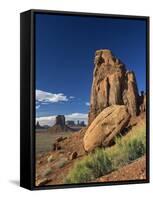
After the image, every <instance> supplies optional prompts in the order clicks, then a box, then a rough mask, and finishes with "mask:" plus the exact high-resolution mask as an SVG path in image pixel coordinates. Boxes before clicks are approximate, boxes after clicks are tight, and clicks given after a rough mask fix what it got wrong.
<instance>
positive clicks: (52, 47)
mask: <svg viewBox="0 0 153 200" xmlns="http://www.w3.org/2000/svg"><path fill="white" fill-rule="evenodd" d="M104 48H107V49H111V50H112V52H113V53H114V55H116V56H117V57H118V58H120V59H121V60H122V61H123V62H124V63H125V64H126V66H127V68H128V69H131V70H133V71H134V72H135V74H136V78H137V83H138V87H139V90H145V77H146V75H145V73H146V72H145V71H146V56H145V52H146V22H145V21H144V20H130V19H124V20H123V19H115V18H113V19H111V18H95V17H80V16H69V17H68V16H64V15H48V14H36V90H37V95H36V96H37V103H36V116H37V117H38V118H40V117H44V118H43V119H45V117H46V116H47V117H48V116H55V115H57V114H65V115H66V116H71V115H72V116H74V115H76V116H77V114H78V118H79V117H81V116H82V118H80V119H84V117H85V116H87V113H88V111H89V106H88V105H87V104H88V103H87V102H89V101H90V90H91V84H92V73H93V68H94V65H93V60H94V53H95V51H96V50H98V49H104ZM81 114H82V115H81ZM83 114H85V115H83Z"/></svg>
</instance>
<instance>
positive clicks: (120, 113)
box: [83, 105, 130, 152]
mask: <svg viewBox="0 0 153 200" xmlns="http://www.w3.org/2000/svg"><path fill="white" fill-rule="evenodd" d="M129 119H130V115H129V113H128V112H127V108H126V106H124V105H121V106H120V105H112V106H109V107H108V108H105V109H104V110H103V111H102V112H101V113H100V114H99V115H98V116H97V117H96V118H95V119H94V121H93V122H92V123H91V124H90V126H89V128H88V129H87V131H86V133H85V136H84V138H83V146H84V149H85V151H87V152H91V151H92V150H94V149H95V148H96V147H106V146H109V145H110V144H111V143H112V141H113V140H114V137H115V136H116V135H117V134H119V133H121V132H122V130H123V129H124V128H125V127H126V125H127V124H128V122H129Z"/></svg>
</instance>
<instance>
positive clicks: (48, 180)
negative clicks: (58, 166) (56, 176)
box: [36, 178, 51, 186]
mask: <svg viewBox="0 0 153 200" xmlns="http://www.w3.org/2000/svg"><path fill="white" fill-rule="evenodd" d="M50 181H51V179H48V178H43V179H40V180H38V181H36V186H43V185H45V184H47V183H48V182H50Z"/></svg>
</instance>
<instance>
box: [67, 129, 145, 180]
mask: <svg viewBox="0 0 153 200" xmlns="http://www.w3.org/2000/svg"><path fill="white" fill-rule="evenodd" d="M115 143H116V144H115V145H114V146H112V147H110V148H106V149H104V148H103V149H100V148H97V149H96V150H95V152H93V153H90V154H89V155H88V156H86V157H85V158H84V159H83V160H81V161H78V162H77V163H76V164H75V166H74V168H73V169H72V170H71V171H70V173H69V174H68V176H67V177H66V179H65V183H86V182H89V181H92V180H95V179H96V178H98V177H100V176H103V175H105V174H108V173H110V172H111V171H114V170H116V169H118V168H120V167H122V166H124V165H126V164H128V163H130V162H132V161H133V160H135V159H137V158H139V157H141V156H143V155H144V154H145V152H146V131H145V126H144V125H141V126H139V127H135V128H133V129H132V130H131V131H130V132H129V133H128V135H126V136H125V137H122V136H118V137H116V139H115Z"/></svg>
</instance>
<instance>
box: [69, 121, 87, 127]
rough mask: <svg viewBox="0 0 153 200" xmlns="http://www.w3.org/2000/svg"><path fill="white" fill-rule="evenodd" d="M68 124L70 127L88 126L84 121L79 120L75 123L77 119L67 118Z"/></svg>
mask: <svg viewBox="0 0 153 200" xmlns="http://www.w3.org/2000/svg"><path fill="white" fill-rule="evenodd" d="M66 125H68V126H70V127H76V128H77V127H85V126H86V125H85V122H84V121H79V120H77V123H75V121H73V120H67V121H66Z"/></svg>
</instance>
